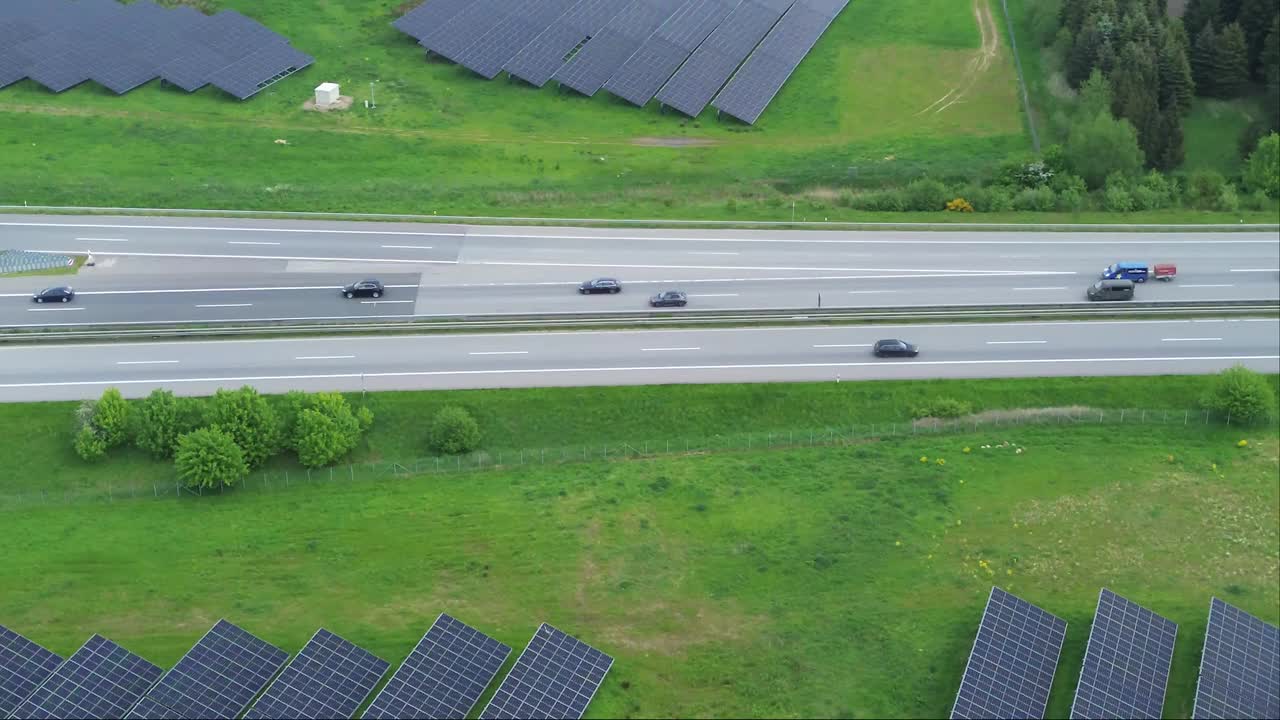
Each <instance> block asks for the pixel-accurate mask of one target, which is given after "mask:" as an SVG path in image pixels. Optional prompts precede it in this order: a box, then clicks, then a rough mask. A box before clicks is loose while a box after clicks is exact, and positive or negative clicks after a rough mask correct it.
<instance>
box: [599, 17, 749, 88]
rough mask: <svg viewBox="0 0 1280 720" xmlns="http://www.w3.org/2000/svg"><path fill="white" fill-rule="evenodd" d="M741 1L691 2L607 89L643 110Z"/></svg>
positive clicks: (608, 84) (622, 68) (661, 29)
mask: <svg viewBox="0 0 1280 720" xmlns="http://www.w3.org/2000/svg"><path fill="white" fill-rule="evenodd" d="M740 2H741V0H692V2H690V3H688V4H687V5H685V6H684V7H683V8H681V9H680V10H679V11H678V12H676V14H675V15H673V16H671V18H670V19H669V20H667V22H666V23H665V24H664V25H663V26H662V27H660V28H658V31H657V32H655V33H654V34H653V36H652V37H650V38H649V39H648V40H646V41H645V43H644V44H643V45H641V46H640V49H639V50H637V51H636V53H635V54H634V55H632V56H631V57H630V58H629V59H628V60H627V61H626V62H625V63H623V65H622V67H621V68H619V69H618V71H617V72H616V73H614V74H613V76H612V77H610V78H609V80H608V82H606V83H605V84H604V89H605V90H608V91H609V92H611V93H613V94H614V95H617V96H618V97H620V98H622V99H623V100H626V101H627V102H629V103H631V104H633V105H637V106H644V104H645V103H647V102H649V101H650V100H651V99H653V96H654V95H655V94H656V93H657V92H658V89H659V88H661V87H662V84H663V83H665V82H666V81H667V80H669V79H671V76H672V75H674V74H675V72H676V70H678V69H679V68H680V65H681V64H682V63H684V61H685V60H687V59H688V58H689V56H690V55H691V54H693V51H694V50H696V49H697V47H698V46H699V45H701V44H702V41H703V40H706V39H707V36H708V35H710V34H711V31H713V30H715V29H716V26H718V25H719V24H720V23H721V22H723V21H724V19H725V18H726V17H728V16H729V13H731V12H733V9H734V8H735V7H737V6H738V5H739V3H740Z"/></svg>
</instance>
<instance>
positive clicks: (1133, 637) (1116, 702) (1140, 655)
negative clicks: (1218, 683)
mask: <svg viewBox="0 0 1280 720" xmlns="http://www.w3.org/2000/svg"><path fill="white" fill-rule="evenodd" d="M1177 636H1178V626H1177V625H1176V624H1174V623H1173V622H1172V621H1171V620H1167V619H1165V618H1163V617H1161V616H1159V615H1157V614H1155V613H1154V612H1151V611H1150V610H1148V609H1146V608H1144V607H1142V606H1141V605H1138V604H1137V603H1134V602H1131V601H1129V600H1126V599H1125V598H1122V597H1120V596H1119V595H1116V594H1115V593H1113V592H1111V591H1110V590H1108V589H1106V588H1103V589H1102V591H1101V592H1099V593H1098V608H1097V611H1096V612H1095V613H1094V616H1093V627H1092V629H1091V630H1090V631H1089V645H1088V648H1087V649H1086V650H1085V655H1084V666H1083V668H1082V669H1081V671H1080V682H1079V684H1077V685H1076V697H1075V702H1074V703H1072V705H1071V717H1072V718H1099V719H1103V718H1135V719H1136V718H1159V717H1161V716H1162V712H1163V711H1164V695H1165V688H1166V686H1167V685H1168V683H1169V666H1170V665H1171V664H1172V663H1173V643H1174V640H1175V639H1176V638H1177Z"/></svg>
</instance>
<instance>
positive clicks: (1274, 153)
mask: <svg viewBox="0 0 1280 720" xmlns="http://www.w3.org/2000/svg"><path fill="white" fill-rule="evenodd" d="M1244 182H1245V186H1247V187H1248V188H1249V189H1250V190H1254V191H1262V192H1264V193H1266V194H1267V195H1268V196H1269V197H1273V198H1280V134H1276V133H1271V134H1270V135H1267V136H1266V137H1264V138H1262V139H1261V140H1259V141H1258V147H1257V148H1256V149H1255V150H1254V151H1253V152H1252V153H1250V155H1249V159H1248V161H1247V162H1246V164H1245V169H1244Z"/></svg>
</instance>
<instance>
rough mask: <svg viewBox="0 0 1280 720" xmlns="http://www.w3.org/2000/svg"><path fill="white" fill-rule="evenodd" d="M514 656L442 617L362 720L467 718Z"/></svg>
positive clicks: (482, 635)
mask: <svg viewBox="0 0 1280 720" xmlns="http://www.w3.org/2000/svg"><path fill="white" fill-rule="evenodd" d="M510 654H511V648H510V647H508V646H506V645H504V644H502V643H500V642H498V641H497V640H494V639H493V638H491V637H489V636H488V635H485V634H484V633H482V632H480V631H479V630H476V629H475V628H472V627H470V626H469V625H467V624H466V623H463V622H460V621H458V620H456V619H454V618H452V617H450V616H449V615H447V614H445V613H441V614H440V616H439V617H438V618H436V621H435V623H433V624H432V626H431V629H430V630H428V631H427V634H426V635H423V636H422V639H421V640H419V641H418V645H417V647H415V648H414V649H413V652H411V653H409V657H407V658H405V661H404V664H402V665H401V666H400V668H399V669H398V670H396V673H395V675H392V676H391V679H390V680H389V681H387V685H386V687H384V688H382V692H380V693H378V696H377V697H376V698H374V699H373V702H372V703H371V704H370V705H369V709H368V710H366V711H365V713H364V720H370V718H375V719H376V718H463V717H466V716H467V714H468V713H470V712H471V708H472V707H473V706H475V704H476V701H477V700H479V699H480V696H481V695H482V694H483V693H484V689H485V688H486V687H488V686H489V683H490V682H492V681H493V676H495V675H497V674H498V670H500V669H501V668H502V663H504V662H506V660H507V656H508V655H510Z"/></svg>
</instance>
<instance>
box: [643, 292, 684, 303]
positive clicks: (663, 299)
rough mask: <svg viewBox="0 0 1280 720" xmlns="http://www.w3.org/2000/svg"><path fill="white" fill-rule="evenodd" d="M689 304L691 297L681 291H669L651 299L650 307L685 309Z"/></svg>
mask: <svg viewBox="0 0 1280 720" xmlns="http://www.w3.org/2000/svg"><path fill="white" fill-rule="evenodd" d="M688 304H689V296H688V295H685V294H684V293H682V292H680V291H679V290H667V291H665V292H660V293H658V294H657V295H654V296H653V297H651V298H649V306H650V307H684V306H685V305H688Z"/></svg>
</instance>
